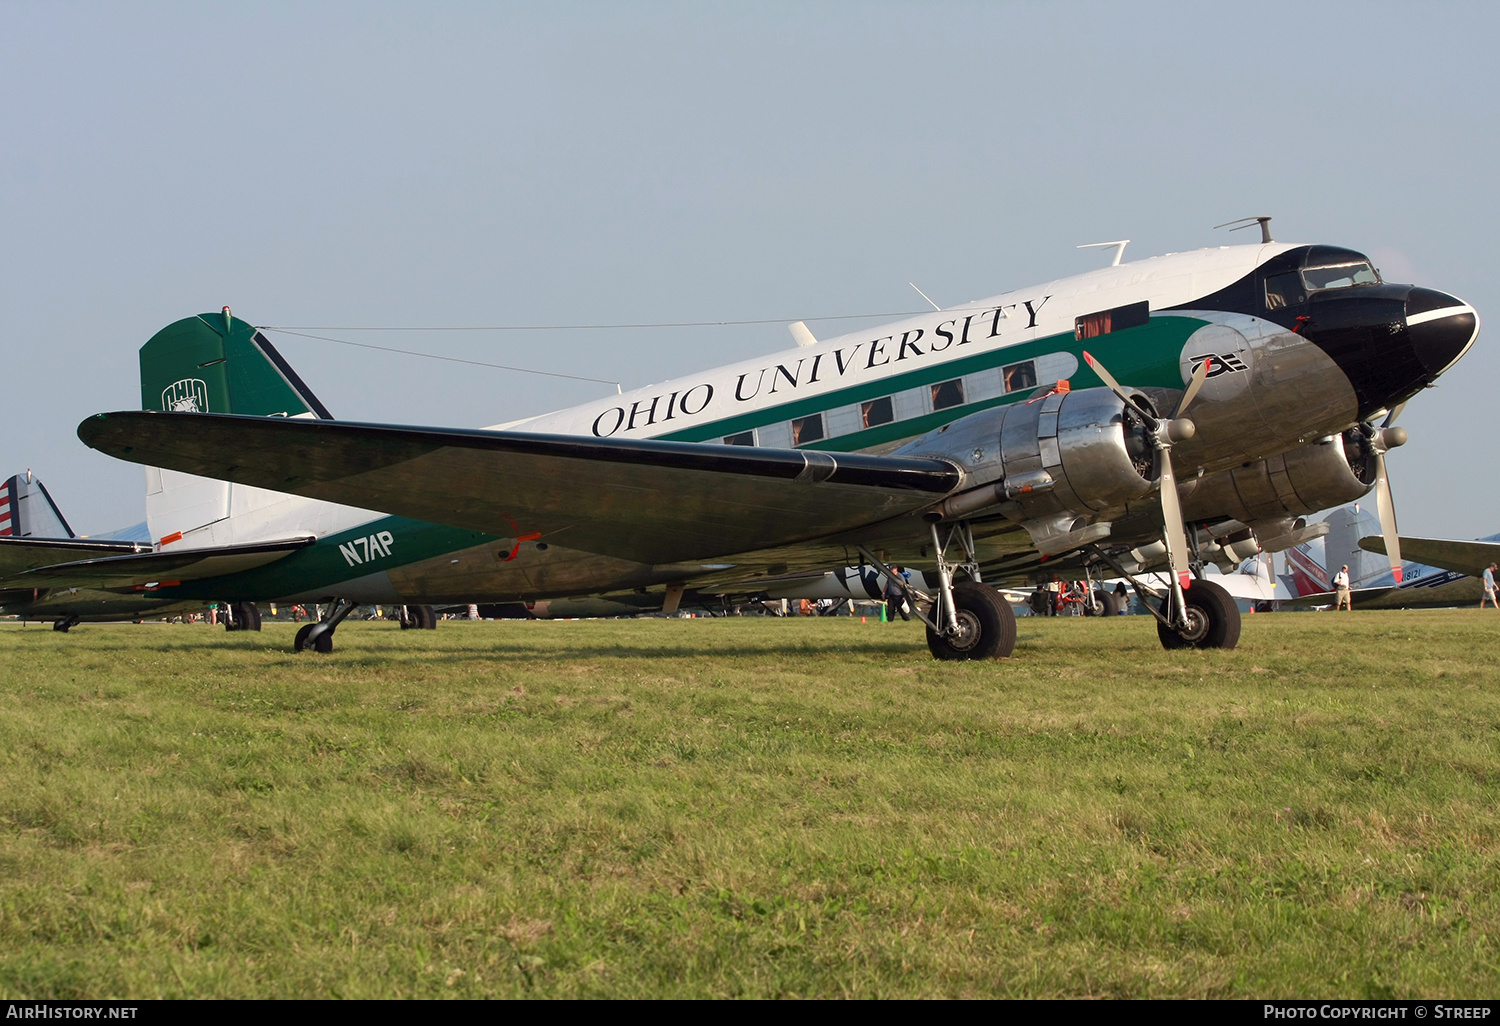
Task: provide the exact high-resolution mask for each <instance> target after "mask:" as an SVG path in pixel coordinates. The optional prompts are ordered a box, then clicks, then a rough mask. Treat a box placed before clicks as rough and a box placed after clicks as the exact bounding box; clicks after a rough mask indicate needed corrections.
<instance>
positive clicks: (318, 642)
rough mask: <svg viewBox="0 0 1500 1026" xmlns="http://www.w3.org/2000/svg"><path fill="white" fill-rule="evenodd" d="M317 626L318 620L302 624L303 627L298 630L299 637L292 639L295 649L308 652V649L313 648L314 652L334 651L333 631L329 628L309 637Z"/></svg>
mask: <svg viewBox="0 0 1500 1026" xmlns="http://www.w3.org/2000/svg"><path fill="white" fill-rule="evenodd" d="M316 626H317V623H316V622H314V623H309V624H304V625H303V626H302V629H301V630H299V631H298V632H297V637H296V638H295V639H294V640H293V641H292V649H293V651H297V652H306V651H307V650H308V649H312V650H313V651H314V652H332V651H333V631H331V630H327V631H324V632H323V633H321V634H319V635H318V636H317V637H315V638H311V639H309V635H311V634H312V630H313V628H314V627H316Z"/></svg>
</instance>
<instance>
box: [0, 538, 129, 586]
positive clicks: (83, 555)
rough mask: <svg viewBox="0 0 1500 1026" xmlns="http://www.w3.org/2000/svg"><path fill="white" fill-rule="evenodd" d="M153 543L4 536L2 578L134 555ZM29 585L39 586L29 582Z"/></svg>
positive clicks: (0, 551)
mask: <svg viewBox="0 0 1500 1026" xmlns="http://www.w3.org/2000/svg"><path fill="white" fill-rule="evenodd" d="M149 548H150V547H149V546H146V545H138V544H136V543H135V542H128V541H115V542H109V541H94V540H88V539H83V538H78V539H72V538H12V537H5V538H0V581H5V580H10V579H12V578H14V577H16V575H18V574H24V573H26V572H27V571H29V570H35V569H37V568H38V567H44V566H52V565H54V564H57V563H72V562H76V561H78V560H87V559H100V558H108V557H110V556H122V555H130V554H133V553H137V552H140V551H142V550H143V549H146V550H149ZM27 587H28V588H31V587H38V586H37V585H33V584H28V585H27Z"/></svg>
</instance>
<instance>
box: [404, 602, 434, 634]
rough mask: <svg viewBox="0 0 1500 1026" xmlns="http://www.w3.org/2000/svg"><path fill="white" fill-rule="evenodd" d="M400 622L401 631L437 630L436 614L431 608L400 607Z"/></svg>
mask: <svg viewBox="0 0 1500 1026" xmlns="http://www.w3.org/2000/svg"><path fill="white" fill-rule="evenodd" d="M400 621H401V629H402V630H403V631H415V630H421V631H435V630H437V613H436V612H435V611H434V610H433V608H432V607H431V606H402V607H401V616H400Z"/></svg>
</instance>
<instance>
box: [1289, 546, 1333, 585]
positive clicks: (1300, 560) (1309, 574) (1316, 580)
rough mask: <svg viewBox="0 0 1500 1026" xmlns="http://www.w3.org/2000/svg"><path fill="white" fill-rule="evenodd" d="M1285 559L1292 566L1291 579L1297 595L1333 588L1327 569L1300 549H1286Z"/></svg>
mask: <svg viewBox="0 0 1500 1026" xmlns="http://www.w3.org/2000/svg"><path fill="white" fill-rule="evenodd" d="M1286 559H1287V563H1288V564H1289V565H1290V566H1291V568H1292V580H1293V583H1295V584H1296V586H1297V594H1298V595H1299V596H1300V595H1321V594H1323V593H1324V592H1328V591H1332V590H1333V584H1332V583H1331V582H1330V581H1329V580H1328V571H1327V570H1324V569H1323V568H1322V567H1321V566H1319V565H1318V561H1317V560H1315V559H1313V558H1312V557H1311V556H1309V555H1308V554H1307V553H1305V552H1303V551H1302V550H1301V549H1287V551H1286Z"/></svg>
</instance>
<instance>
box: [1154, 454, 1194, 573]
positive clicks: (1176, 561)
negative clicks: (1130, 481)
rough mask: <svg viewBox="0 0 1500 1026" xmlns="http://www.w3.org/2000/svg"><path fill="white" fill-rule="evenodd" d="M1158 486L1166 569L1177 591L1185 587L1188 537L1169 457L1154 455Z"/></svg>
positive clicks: (1175, 478) (1169, 455)
mask: <svg viewBox="0 0 1500 1026" xmlns="http://www.w3.org/2000/svg"><path fill="white" fill-rule="evenodd" d="M1156 460H1157V464H1156V466H1157V482H1158V484H1159V485H1160V487H1161V518H1162V531H1163V540H1164V541H1165V542H1166V543H1167V567H1168V569H1170V570H1171V572H1172V577H1173V579H1174V580H1175V581H1176V582H1177V586H1178V587H1179V588H1186V587H1187V586H1188V544H1187V533H1186V532H1185V531H1183V529H1182V501H1181V500H1180V499H1179V498H1178V497H1177V476H1176V475H1175V474H1173V473H1172V454H1171V452H1170V451H1169V450H1167V449H1158V450H1157V451H1156Z"/></svg>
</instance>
